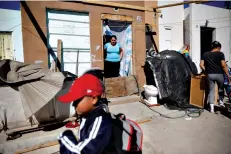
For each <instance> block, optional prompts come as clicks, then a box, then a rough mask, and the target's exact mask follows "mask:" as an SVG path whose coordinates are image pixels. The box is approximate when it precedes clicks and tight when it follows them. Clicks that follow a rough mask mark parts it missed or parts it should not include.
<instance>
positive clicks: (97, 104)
mask: <svg viewBox="0 0 231 154" xmlns="http://www.w3.org/2000/svg"><path fill="white" fill-rule="evenodd" d="M97 98H98V102H97V103H96V106H99V105H102V104H106V105H108V100H107V98H101V96H97ZM82 99H83V98H80V99H78V100H75V101H73V103H72V106H73V107H74V108H76V107H77V105H78V104H79V102H80V101H81V100H82Z"/></svg>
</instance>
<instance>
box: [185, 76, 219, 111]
mask: <svg viewBox="0 0 231 154" xmlns="http://www.w3.org/2000/svg"><path fill="white" fill-rule="evenodd" d="M208 92H209V91H208V86H207V81H206V77H205V76H204V75H198V76H193V77H192V78H191V86H190V101H189V104H191V105H194V106H197V107H200V108H204V107H205V105H206V104H207V103H208ZM218 99H219V95H218V86H217V84H216V86H215V98H214V104H218Z"/></svg>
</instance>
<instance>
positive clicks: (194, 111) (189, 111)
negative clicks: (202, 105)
mask: <svg viewBox="0 0 231 154" xmlns="http://www.w3.org/2000/svg"><path fill="white" fill-rule="evenodd" d="M140 99H141V103H143V104H144V105H145V106H146V107H148V108H149V109H150V110H151V111H153V112H155V113H157V114H159V115H160V116H161V117H164V118H168V119H179V118H183V117H185V116H186V115H187V116H188V117H192V118H198V117H200V115H201V113H202V112H203V111H204V110H203V109H199V108H197V107H195V106H192V105H190V106H185V107H179V106H177V108H178V111H184V114H183V115H181V116H177V117H172V116H168V115H167V114H163V113H160V112H158V111H156V110H155V109H153V108H151V107H149V106H148V105H147V103H145V102H144V99H143V97H142V95H141V96H140ZM164 107H165V108H167V109H169V108H168V107H167V106H166V104H164Z"/></svg>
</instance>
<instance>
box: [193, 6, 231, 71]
mask: <svg viewBox="0 0 231 154" xmlns="http://www.w3.org/2000/svg"><path fill="white" fill-rule="evenodd" d="M191 6H192V7H191V9H192V10H191V14H192V16H191V29H190V30H191V32H190V33H191V52H192V59H193V61H194V62H195V63H196V65H197V67H198V68H199V63H200V57H201V51H200V46H201V43H200V41H201V40H200V27H201V26H204V25H205V22H206V20H208V21H209V23H208V27H212V28H216V31H215V40H217V41H219V42H220V43H221V44H222V52H224V54H225V57H226V60H228V61H229V65H230V64H231V61H230V42H231V40H230V33H231V31H230V26H231V24H230V12H229V10H228V9H223V8H219V7H213V6H209V5H202V4H192V5H191Z"/></svg>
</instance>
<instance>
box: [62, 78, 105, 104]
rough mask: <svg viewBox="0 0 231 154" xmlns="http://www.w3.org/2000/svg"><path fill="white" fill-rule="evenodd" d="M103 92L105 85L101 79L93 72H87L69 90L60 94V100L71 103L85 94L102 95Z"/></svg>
mask: <svg viewBox="0 0 231 154" xmlns="http://www.w3.org/2000/svg"><path fill="white" fill-rule="evenodd" d="M102 94H103V87H102V84H101V82H100V80H99V79H98V78H97V77H95V76H94V75H91V74H85V75H83V76H81V77H80V78H78V79H76V80H75V81H74V82H73V84H72V86H71V88H70V90H69V92H68V93H67V94H65V95H63V96H60V97H59V98H58V100H59V101H60V102H63V103H70V102H72V101H74V100H78V99H80V98H82V97H84V96H93V97H95V96H101V95H102Z"/></svg>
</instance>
